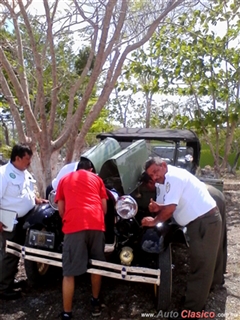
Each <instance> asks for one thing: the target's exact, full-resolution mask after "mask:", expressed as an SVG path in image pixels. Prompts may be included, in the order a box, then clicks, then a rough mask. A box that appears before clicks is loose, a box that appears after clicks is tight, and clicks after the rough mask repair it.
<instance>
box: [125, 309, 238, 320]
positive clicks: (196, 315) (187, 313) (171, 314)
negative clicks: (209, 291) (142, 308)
mask: <svg viewBox="0 0 240 320" xmlns="http://www.w3.org/2000/svg"><path fill="white" fill-rule="evenodd" d="M179 316H181V317H182V318H183V319H214V318H215V317H218V318H225V317H226V316H230V318H231V319H234V317H235V316H236V314H234V313H232V312H231V313H218V314H216V313H215V312H214V311H204V310H202V311H197V312H194V311H191V310H182V311H181V312H178V311H163V310H160V311H159V312H158V314H156V313H155V314H154V313H142V314H141V317H142V318H149V319H151V318H172V319H174V318H178V317H179ZM124 320H125V319H124Z"/></svg>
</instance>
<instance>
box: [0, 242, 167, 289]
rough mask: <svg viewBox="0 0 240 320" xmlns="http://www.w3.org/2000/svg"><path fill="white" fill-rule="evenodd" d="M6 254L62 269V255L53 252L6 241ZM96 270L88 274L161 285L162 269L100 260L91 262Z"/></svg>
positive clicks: (89, 270)
mask: <svg viewBox="0 0 240 320" xmlns="http://www.w3.org/2000/svg"><path fill="white" fill-rule="evenodd" d="M6 252H8V253H12V254H14V255H16V256H18V257H19V258H21V257H22V258H23V259H26V260H31V261H35V262H40V263H45V264H49V265H52V266H56V267H62V254H61V253H56V252H52V251H45V250H40V249H34V248H29V247H25V246H21V245H19V244H17V243H15V242H12V241H8V240H7V241H6ZM89 262H90V264H91V266H93V267H94V268H89V269H87V272H88V273H93V274H99V275H102V276H105V277H110V278H115V279H120V280H127V281H134V282H144V283H152V284H156V285H158V286H159V285H160V274H161V271H160V269H157V270H156V269H150V268H142V267H132V266H124V265H121V264H115V263H110V262H105V261H99V260H89Z"/></svg>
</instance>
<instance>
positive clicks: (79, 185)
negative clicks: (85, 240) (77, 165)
mask: <svg viewBox="0 0 240 320" xmlns="http://www.w3.org/2000/svg"><path fill="white" fill-rule="evenodd" d="M101 199H108V196H107V192H106V188H105V186H104V184H103V181H102V179H101V178H100V177H98V176H97V175H96V174H95V173H92V172H90V171H87V170H83V169H81V170H78V171H74V172H71V173H69V174H67V175H66V176H64V177H63V178H62V179H61V180H60V182H59V184H58V187H57V193H56V196H55V202H58V201H59V200H64V201H65V212H64V215H63V218H62V221H63V228H62V230H63V233H65V234H66V233H73V232H78V231H82V230H101V231H105V223H104V212H103V208H102V201H101Z"/></svg>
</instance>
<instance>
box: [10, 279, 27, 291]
mask: <svg viewBox="0 0 240 320" xmlns="http://www.w3.org/2000/svg"><path fill="white" fill-rule="evenodd" d="M26 287H27V281H26V280H17V279H15V280H14V282H13V285H12V288H13V289H23V288H26Z"/></svg>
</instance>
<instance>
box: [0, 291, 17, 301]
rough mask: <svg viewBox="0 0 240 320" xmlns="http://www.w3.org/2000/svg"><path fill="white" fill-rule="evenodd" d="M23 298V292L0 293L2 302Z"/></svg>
mask: <svg viewBox="0 0 240 320" xmlns="http://www.w3.org/2000/svg"><path fill="white" fill-rule="evenodd" d="M21 297H22V295H21V291H14V290H6V291H4V292H2V293H0V299H2V300H16V299H19V298H21Z"/></svg>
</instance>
